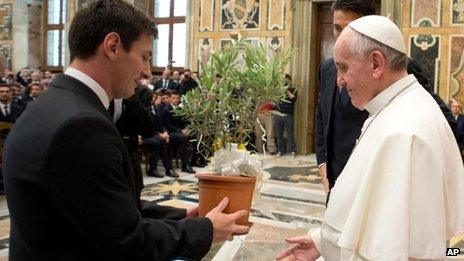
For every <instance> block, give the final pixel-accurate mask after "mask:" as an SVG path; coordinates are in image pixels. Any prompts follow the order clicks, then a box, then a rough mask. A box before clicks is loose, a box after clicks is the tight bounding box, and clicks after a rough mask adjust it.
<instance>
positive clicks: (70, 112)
mask: <svg viewBox="0 0 464 261" xmlns="http://www.w3.org/2000/svg"><path fill="white" fill-rule="evenodd" d="M5 146H6V148H5V152H6V153H5V154H4V158H3V173H4V182H5V191H6V197H7V202H8V207H9V210H10V217H11V231H10V250H9V255H10V260H13V261H14V260H168V259H172V258H174V257H176V256H186V257H190V258H194V259H200V258H201V257H202V256H204V255H205V254H206V253H207V251H208V250H209V248H210V245H211V241H212V224H211V221H210V220H209V219H206V218H197V219H182V220H179V221H175V220H167V219H161V218H169V217H171V212H164V213H163V212H162V210H158V211H157V210H155V211H152V212H149V211H146V212H144V211H143V210H142V209H141V207H140V204H139V199H138V198H137V195H136V192H135V188H134V178H133V175H132V169H131V166H130V162H129V157H128V153H127V150H126V148H125V146H124V144H123V142H122V140H121V138H120V136H119V133H118V131H117V129H116V128H115V126H114V124H113V123H112V121H111V119H110V116H109V114H108V113H107V111H106V109H105V108H104V106H103V105H102V103H101V101H100V100H99V99H98V97H97V96H96V95H95V94H94V93H93V91H92V90H91V89H89V88H88V87H87V86H85V85H84V84H83V83H81V82H80V81H78V80H76V79H74V78H72V77H69V76H66V75H62V76H59V77H58V78H57V79H56V80H54V81H53V87H52V88H50V89H49V90H48V91H47V92H44V93H43V94H42V95H41V96H40V97H39V98H38V99H37V101H35V102H33V103H31V104H30V105H29V106H28V107H27V108H26V110H25V111H24V113H23V115H22V116H21V117H20V118H19V120H18V121H17V122H16V124H15V126H14V127H13V129H12V130H11V132H10V135H9V137H8V139H7V140H6V145H5ZM155 207H156V206H155ZM151 210H153V208H151ZM147 216H149V217H147ZM154 218H160V219H154Z"/></svg>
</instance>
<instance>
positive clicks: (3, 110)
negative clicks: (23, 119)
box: [0, 83, 23, 123]
mask: <svg viewBox="0 0 464 261" xmlns="http://www.w3.org/2000/svg"><path fill="white" fill-rule="evenodd" d="M22 111H23V107H21V106H19V105H17V104H15V103H13V90H12V89H11V87H10V86H9V85H7V84H4V83H2V84H0V122H1V121H3V122H12V123H13V122H15V121H16V119H18V117H19V115H21V112H22Z"/></svg>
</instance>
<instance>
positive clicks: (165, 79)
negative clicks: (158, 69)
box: [153, 69, 178, 91]
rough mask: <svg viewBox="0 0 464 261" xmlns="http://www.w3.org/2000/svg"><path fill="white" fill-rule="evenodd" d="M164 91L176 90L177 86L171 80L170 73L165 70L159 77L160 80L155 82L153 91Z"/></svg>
mask: <svg viewBox="0 0 464 261" xmlns="http://www.w3.org/2000/svg"><path fill="white" fill-rule="evenodd" d="M158 89H166V90H177V89H178V87H177V84H176V83H175V82H174V81H172V80H171V71H170V70H169V69H165V70H164V71H163V74H162V76H161V79H159V80H158V81H156V82H155V84H154V88H153V90H155V91H156V90H158Z"/></svg>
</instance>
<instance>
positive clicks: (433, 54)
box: [410, 35, 440, 92]
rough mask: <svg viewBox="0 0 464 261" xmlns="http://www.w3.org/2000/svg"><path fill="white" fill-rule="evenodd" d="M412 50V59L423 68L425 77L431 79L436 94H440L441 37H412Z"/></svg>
mask: <svg viewBox="0 0 464 261" xmlns="http://www.w3.org/2000/svg"><path fill="white" fill-rule="evenodd" d="M410 49H411V50H410V51H411V57H412V58H414V60H416V61H417V62H418V63H419V64H420V65H421V66H422V69H423V70H424V73H425V76H426V77H427V78H428V79H429V81H430V83H431V84H432V86H433V87H434V90H435V92H438V91H439V90H438V86H439V79H438V75H439V70H440V67H439V60H440V58H439V57H440V36H436V35H415V36H411V46H410Z"/></svg>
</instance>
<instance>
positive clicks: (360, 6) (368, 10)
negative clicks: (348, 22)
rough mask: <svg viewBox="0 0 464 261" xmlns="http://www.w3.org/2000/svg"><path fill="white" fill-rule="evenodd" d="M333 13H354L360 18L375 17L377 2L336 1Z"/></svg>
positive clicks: (365, 0)
mask: <svg viewBox="0 0 464 261" xmlns="http://www.w3.org/2000/svg"><path fill="white" fill-rule="evenodd" d="M332 11H342V12H353V13H355V14H358V15H359V16H366V15H375V0H335V1H334V2H333V3H332Z"/></svg>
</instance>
